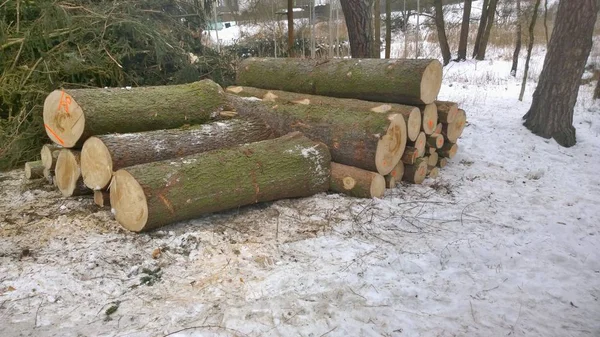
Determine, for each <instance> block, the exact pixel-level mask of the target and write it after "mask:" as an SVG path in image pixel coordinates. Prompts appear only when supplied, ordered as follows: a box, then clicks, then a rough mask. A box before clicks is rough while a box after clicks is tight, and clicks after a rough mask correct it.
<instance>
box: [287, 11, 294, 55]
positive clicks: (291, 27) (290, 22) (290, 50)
mask: <svg viewBox="0 0 600 337" xmlns="http://www.w3.org/2000/svg"><path fill="white" fill-rule="evenodd" d="M287 21H288V24H287V25H288V56H289V57H294V0H288V1H287Z"/></svg>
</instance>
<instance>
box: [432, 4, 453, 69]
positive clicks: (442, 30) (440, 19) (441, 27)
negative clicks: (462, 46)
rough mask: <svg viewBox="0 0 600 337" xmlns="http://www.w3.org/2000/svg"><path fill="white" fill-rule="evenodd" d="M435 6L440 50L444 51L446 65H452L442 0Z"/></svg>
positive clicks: (443, 56)
mask: <svg viewBox="0 0 600 337" xmlns="http://www.w3.org/2000/svg"><path fill="white" fill-rule="evenodd" d="M433 4H434V6H435V27H436V28H437V33H438V41H439V42H440V49H441V50H442V58H443V59H444V65H447V64H448V63H450V58H451V57H452V55H450V47H449V46H448V38H447V37H446V27H445V24H444V9H443V7H442V0H435V1H434V2H433Z"/></svg>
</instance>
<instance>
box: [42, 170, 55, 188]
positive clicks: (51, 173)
mask: <svg viewBox="0 0 600 337" xmlns="http://www.w3.org/2000/svg"><path fill="white" fill-rule="evenodd" d="M44 178H46V181H47V182H48V184H50V185H54V171H50V170H49V169H47V168H45V167H44Z"/></svg>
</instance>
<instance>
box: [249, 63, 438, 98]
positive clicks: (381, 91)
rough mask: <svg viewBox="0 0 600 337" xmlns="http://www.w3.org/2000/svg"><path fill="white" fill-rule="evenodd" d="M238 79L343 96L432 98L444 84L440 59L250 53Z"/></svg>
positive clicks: (282, 87)
mask: <svg viewBox="0 0 600 337" xmlns="http://www.w3.org/2000/svg"><path fill="white" fill-rule="evenodd" d="M237 84H238V85H243V86H250V87H257V88H264V89H276V90H283V91H291V92H301V93H305V94H314V95H322V96H331V97H341V98H357V99H362V100H367V101H376V102H392V103H403V104H430V103H432V102H433V101H434V100H435V98H436V97H437V95H438V93H439V91H440V88H441V85H442V65H441V64H440V62H439V61H438V60H431V59H421V60H411V59H396V60H376V59H363V60H360V61H357V60H351V59H333V60H325V61H324V60H302V59H290V58H278V59H274V58H248V59H245V60H244V61H242V62H241V64H240V67H239V69H238V72H237Z"/></svg>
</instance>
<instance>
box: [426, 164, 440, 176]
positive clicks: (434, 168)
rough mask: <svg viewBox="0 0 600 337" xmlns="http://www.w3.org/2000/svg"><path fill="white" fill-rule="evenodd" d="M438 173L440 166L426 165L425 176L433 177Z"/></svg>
mask: <svg viewBox="0 0 600 337" xmlns="http://www.w3.org/2000/svg"><path fill="white" fill-rule="evenodd" d="M439 175H440V168H439V167H437V166H428V167H427V176H428V177H429V178H432V179H435V178H437V177H438V176H439Z"/></svg>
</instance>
